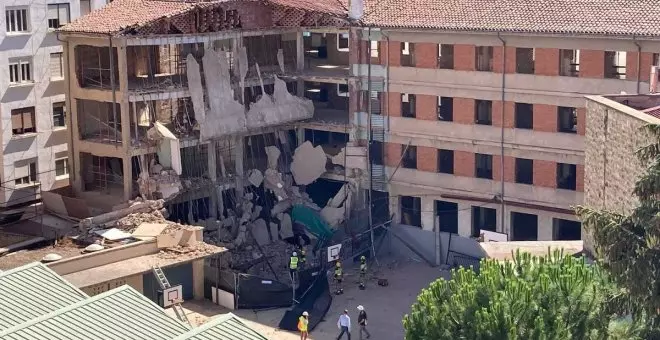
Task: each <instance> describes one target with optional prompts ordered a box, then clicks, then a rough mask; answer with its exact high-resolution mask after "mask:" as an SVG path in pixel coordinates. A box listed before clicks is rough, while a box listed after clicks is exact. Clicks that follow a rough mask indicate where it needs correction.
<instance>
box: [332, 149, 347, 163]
mask: <svg viewBox="0 0 660 340" xmlns="http://www.w3.org/2000/svg"><path fill="white" fill-rule="evenodd" d="M328 158H330V161H331V162H332V164H337V165H341V166H344V163H345V161H346V148H342V149H341V151H339V153H338V154H336V155H334V156H331V155H328Z"/></svg>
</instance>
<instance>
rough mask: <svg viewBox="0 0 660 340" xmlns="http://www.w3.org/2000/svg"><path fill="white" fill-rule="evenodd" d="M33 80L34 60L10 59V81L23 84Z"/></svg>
mask: <svg viewBox="0 0 660 340" xmlns="http://www.w3.org/2000/svg"><path fill="white" fill-rule="evenodd" d="M31 82H32V60H31V59H30V58H19V59H14V60H10V61H9V83H10V84H21V83H31Z"/></svg>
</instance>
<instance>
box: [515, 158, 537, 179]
mask: <svg viewBox="0 0 660 340" xmlns="http://www.w3.org/2000/svg"><path fill="white" fill-rule="evenodd" d="M516 183H521V184H533V183H534V161H533V160H531V159H525V158H516Z"/></svg>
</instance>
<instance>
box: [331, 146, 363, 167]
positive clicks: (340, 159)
mask: <svg viewBox="0 0 660 340" xmlns="http://www.w3.org/2000/svg"><path fill="white" fill-rule="evenodd" d="M328 158H330V161H331V162H332V164H336V165H341V166H343V167H346V168H350V169H366V168H367V148H366V147H364V146H350V145H347V146H346V147H344V148H342V149H341V151H339V153H338V154H336V155H334V156H332V155H328Z"/></svg>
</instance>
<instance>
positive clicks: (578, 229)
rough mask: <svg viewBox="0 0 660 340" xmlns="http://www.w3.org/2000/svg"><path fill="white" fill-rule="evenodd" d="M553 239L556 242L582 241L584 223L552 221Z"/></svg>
mask: <svg viewBox="0 0 660 340" xmlns="http://www.w3.org/2000/svg"><path fill="white" fill-rule="evenodd" d="M552 239H553V240H555V241H572V240H581V239H582V223H580V222H578V221H569V220H563V219H561V218H553V219H552Z"/></svg>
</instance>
